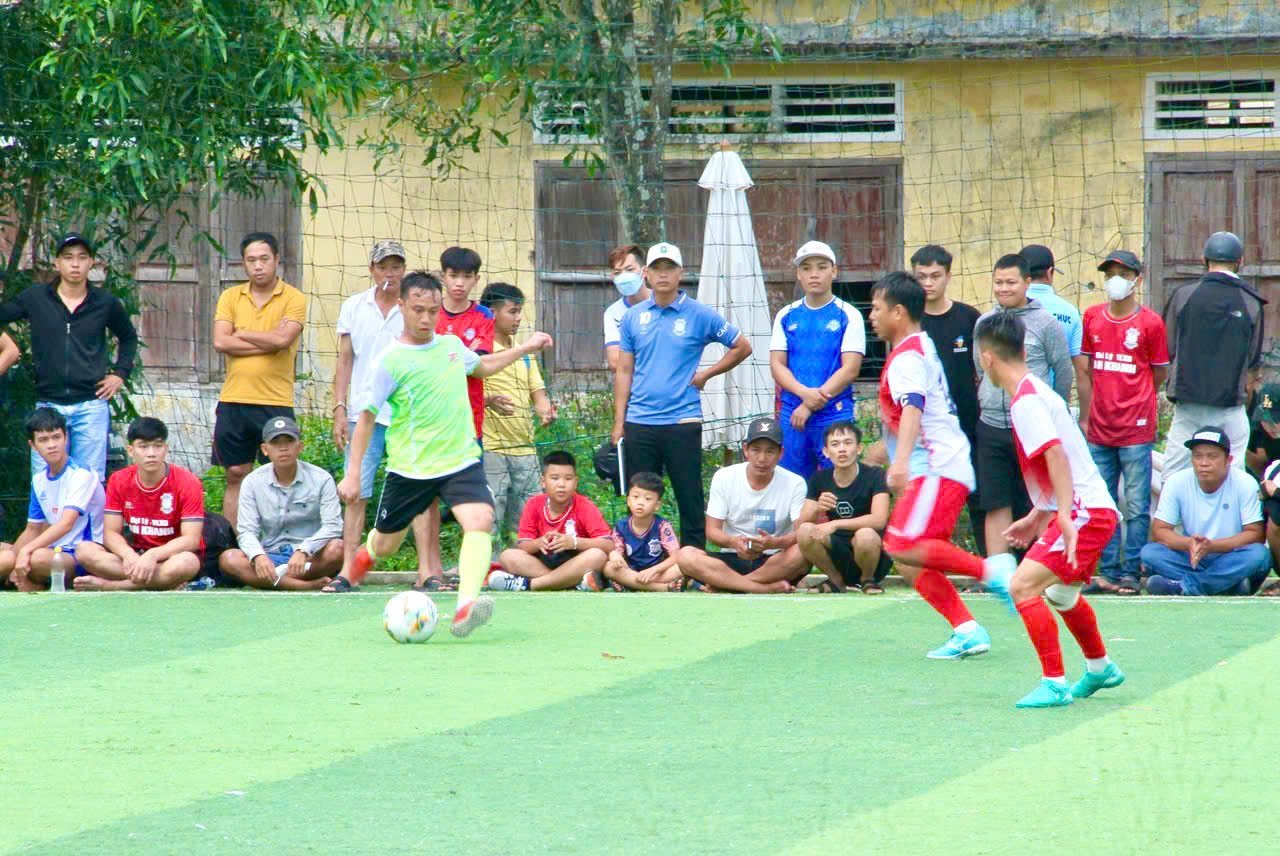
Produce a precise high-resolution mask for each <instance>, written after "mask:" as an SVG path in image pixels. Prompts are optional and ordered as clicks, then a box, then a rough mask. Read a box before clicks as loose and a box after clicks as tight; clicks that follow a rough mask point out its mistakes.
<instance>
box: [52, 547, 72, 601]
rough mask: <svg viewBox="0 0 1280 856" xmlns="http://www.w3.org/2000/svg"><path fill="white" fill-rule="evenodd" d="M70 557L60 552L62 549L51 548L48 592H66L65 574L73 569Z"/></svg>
mask: <svg viewBox="0 0 1280 856" xmlns="http://www.w3.org/2000/svg"><path fill="white" fill-rule="evenodd" d="M74 564H75V563H74V562H73V561H72V559H71V557H70V556H68V555H67V554H66V553H64V552H62V547H60V546H59V547H54V548H53V567H51V568H50V569H49V591H51V592H54V593H55V594H56V593H60V592H65V591H66V590H67V572H68V571H70V570H71V569H72V568H73V567H74Z"/></svg>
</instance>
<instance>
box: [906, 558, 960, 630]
mask: <svg viewBox="0 0 1280 856" xmlns="http://www.w3.org/2000/svg"><path fill="white" fill-rule="evenodd" d="M916 591H918V592H920V596H921V597H922V598H924V599H925V600H926V601H928V603H929V605H930V606H932V607H933V608H934V609H936V610H938V612H939V613H941V615H942V617H943V618H945V619H947V621H949V622H951V626H952V627H959V626H960V625H961V624H964V623H965V622H966V621H973V614H972V613H970V612H969V607H967V606H965V605H964V601H962V600H961V599H960V595H959V593H957V592H956V587H955V586H953V585H952V584H951V580H949V579H947V575H946V574H944V573H942V571H935V570H934V569H933V568H925V569H924V570H922V571H921V572H920V575H919V576H918V577H916Z"/></svg>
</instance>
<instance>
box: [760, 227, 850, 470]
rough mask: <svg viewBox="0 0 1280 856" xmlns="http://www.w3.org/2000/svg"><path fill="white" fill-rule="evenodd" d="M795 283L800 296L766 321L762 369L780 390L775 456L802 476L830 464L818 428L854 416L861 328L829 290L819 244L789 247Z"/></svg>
mask: <svg viewBox="0 0 1280 856" xmlns="http://www.w3.org/2000/svg"><path fill="white" fill-rule="evenodd" d="M795 266H796V281H797V282H799V283H800V288H802V289H803V290H804V297H802V298H801V299H799V300H797V301H796V302H795V303H792V304H791V305H790V306H786V307H784V308H783V309H782V311H781V312H779V313H778V317H777V318H775V319H774V321H773V338H772V339H771V340H770V343H769V370H770V371H771V372H772V373H773V380H774V382H775V383H777V384H778V386H779V387H781V388H782V411H781V414H780V417H781V421H782V426H783V427H782V433H783V443H782V460H781V461H780V462H779V466H782V467H784V468H785V469H788V470H790V471H791V472H793V473H795V474H796V475H798V476H800V477H801V478H803V479H807V478H809V476H811V475H813V472H814V470H816V469H819V468H822V467H829V466H831V462H830V461H829V460H827V459H826V457H825V456H824V455H823V454H822V446H823V439H822V438H823V432H825V431H826V429H827V426H828V425H830V424H831V423H833V422H849V421H851V420H853V418H854V412H853V387H852V384H853V379H854V378H856V377H857V376H858V372H859V371H860V370H861V369H862V357H863V355H864V354H865V353H866V351H867V333H866V329H865V328H864V327H863V324H862V313H861V312H859V311H858V310H857V309H855V308H853V307H852V306H851V305H849V304H848V303H845V302H844V301H843V300H841V299H840V298H838V297H836V296H835V295H834V294H832V293H831V287H832V283H833V282H835V278H836V273H837V272H838V269H837V267H836V254H835V252H833V251H832V249H831V247H829V246H827V245H826V244H824V243H822V241H809V242H808V243H807V244H805V245H804V246H802V247H800V249H799V250H797V251H796V258H795Z"/></svg>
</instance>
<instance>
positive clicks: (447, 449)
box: [333, 271, 551, 636]
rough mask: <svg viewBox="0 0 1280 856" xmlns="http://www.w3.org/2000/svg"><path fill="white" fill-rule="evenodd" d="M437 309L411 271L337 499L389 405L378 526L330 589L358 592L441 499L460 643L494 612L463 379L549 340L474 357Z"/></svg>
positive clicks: (435, 298) (487, 531) (489, 502)
mask: <svg viewBox="0 0 1280 856" xmlns="http://www.w3.org/2000/svg"><path fill="white" fill-rule="evenodd" d="M441 302H442V300H441V285H440V280H438V279H436V278H435V277H434V276H432V275H431V274H428V273H425V272H422V271H418V272H415V273H412V274H409V275H408V276H406V277H405V278H404V280H403V281H402V282H401V283H400V312H401V314H402V315H403V316H404V331H403V332H402V333H401V334H400V337H399V338H398V339H397V340H396V341H395V342H394V343H393V344H392V345H391V346H390V347H388V348H387V350H386V351H384V352H383V353H382V355H381V357H379V359H378V366H377V369H376V371H375V375H374V380H373V384H372V388H371V390H370V398H369V399H368V400H367V401H365V402H364V403H363V404H362V407H363V408H364V409H363V410H362V411H361V413H360V418H359V420H358V421H357V422H356V429H355V432H354V434H353V435H352V438H351V457H350V459H349V460H350V462H349V465H348V467H347V472H346V474H345V475H344V476H343V479H342V483H341V484H339V485H338V495H339V497H340V498H341V499H342V500H343V501H344V502H351V501H352V500H355V499H358V498H359V496H360V467H361V464H362V462H363V460H364V454H365V451H366V450H367V449H368V447H369V439H370V437H371V436H372V434H373V427H374V422H375V420H376V419H377V413H378V410H379V409H380V408H381V407H382V405H383V404H384V403H387V402H390V404H391V425H390V427H389V428H388V429H387V451H388V462H387V479H386V483H385V484H384V485H383V488H382V498H381V500H380V501H379V503H378V515H377V523H376V525H375V527H374V529H373V531H372V532H370V533H369V538H368V540H367V541H366V542H365V546H363V547H361V548H360V549H359V550H357V551H356V555H355V558H354V559H353V560H352V567H351V569H350V573H351V579H350V580H349V581H348V580H347V579H346V578H345V577H342V576H339V577H338V578H337V579H335V580H334V581H333V582H334V584H338V585H341V588H342V589H344V590H349V589H350V586H351V584H358V583H359V582H360V581H361V580H362V579H364V577H365V575H366V574H367V573H368V572H369V570H370V569H372V567H373V565H374V563H375V562H377V561H378V559H379V558H381V557H383V556H390V555H393V554H394V553H395V551H396V550H397V549H399V547H400V545H401V543H403V542H404V536H405V532H406V531H407V530H408V528H409V525H410V524H411V523H412V522H413V519H414V518H415V517H417V516H418V515H419V514H421V513H422V512H424V511H426V510H427V509H428V508H430V507H431V506H432V504H433V503H435V502H436V501H437V500H438V499H443V500H444V501H445V502H447V503H449V506H450V507H451V508H452V509H453V516H454V518H455V519H456V520H457V521H458V525H459V526H461V527H462V550H461V552H460V554H459V556H458V571H459V576H460V577H461V579H460V581H459V585H458V606H457V609H456V611H455V612H454V615H453V626H452V627H451V628H450V629H451V632H452V633H453V634H454V635H455V636H467V635H469V634H470V633H471V632H472V631H474V630H475V629H476V628H477V627H479V626H481V625H483V624H485V623H486V622H488V620H489V617H490V616H491V615H492V613H493V599H492V598H489V597H479V596H478V595H479V594H480V587H481V586H482V585H483V584H484V576H485V572H486V571H487V570H488V568H489V555H490V552H489V551H490V547H491V545H492V542H493V538H492V535H491V530H492V528H493V494H492V493H491V492H490V491H489V485H488V483H487V482H486V481H485V476H484V465H483V464H482V463H481V461H480V445H479V444H478V443H477V442H476V440H475V424H474V422H473V421H472V412H471V403H470V399H469V396H468V393H467V377H468V376H473V377H487V376H489V375H491V374H494V373H495V372H498V371H500V370H501V369H503V368H504V367H505V366H508V365H510V364H511V363H513V362H515V361H516V360H518V359H520V358H521V357H523V356H525V355H526V354H534V353H537V352H538V351H540V350H542V349H543V348H546V347H550V345H551V337H550V336H548V335H547V334H546V333H534V334H533V335H531V336H530V337H529V339H528V340H527V341H526V342H525V343H524V344H522V345H517V346H516V347H514V348H507V349H506V350H504V351H502V352H500V353H497V354H485V355H484V356H481V355H480V354H477V353H476V352H475V351H473V350H471V349H470V348H467V347H466V346H465V345H463V343H462V340H461V339H459V338H458V337H457V336H453V335H449V334H439V335H437V333H436V324H437V322H438V320H439V315H440V308H441ZM340 581H341V582H340Z"/></svg>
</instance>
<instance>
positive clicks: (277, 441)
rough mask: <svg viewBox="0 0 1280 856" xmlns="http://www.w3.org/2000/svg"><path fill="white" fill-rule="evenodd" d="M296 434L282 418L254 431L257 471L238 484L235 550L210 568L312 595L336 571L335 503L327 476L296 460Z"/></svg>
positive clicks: (339, 550) (338, 507)
mask: <svg viewBox="0 0 1280 856" xmlns="http://www.w3.org/2000/svg"><path fill="white" fill-rule="evenodd" d="M301 452H302V432H301V431H300V430H299V429H298V423H296V422H294V421H293V420H292V419H289V418H288V417H285V416H279V417H277V418H275V419H272V420H271V421H270V422H268V423H267V424H266V427H264V428H263V429H262V453H263V454H264V455H266V456H267V459H268V460H269V461H270V463H268V464H265V465H263V466H261V467H258V468H257V469H256V470H254V471H253V472H251V473H249V475H248V476H247V477H246V478H245V480H244V483H243V484H242V485H241V487H240V516H239V520H240V533H239V539H238V540H239V543H240V549H238V550H227V551H226V552H225V553H223V554H222V556H221V558H220V559H219V560H218V568H219V570H221V571H222V573H223V574H225V575H226V576H228V577H230V578H231V579H233V580H236V581H239V582H241V583H244V584H245V585H247V586H250V587H252V588H257V589H273V588H274V589H280V590H282V591H312V590H314V589H318V588H321V587H322V586H326V585H328V584H329V582H330V580H331V579H332V578H333V577H335V576H337V574H338V572H339V571H341V570H342V556H343V541H342V504H341V503H340V502H339V501H338V488H337V486H336V485H335V484H334V483H333V476H331V475H329V473H328V472H326V471H325V470H323V469H321V468H320V467H317V466H316V465H314V464H309V463H307V462H306V461H300V460H298V455H299V454H300V453H301Z"/></svg>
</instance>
